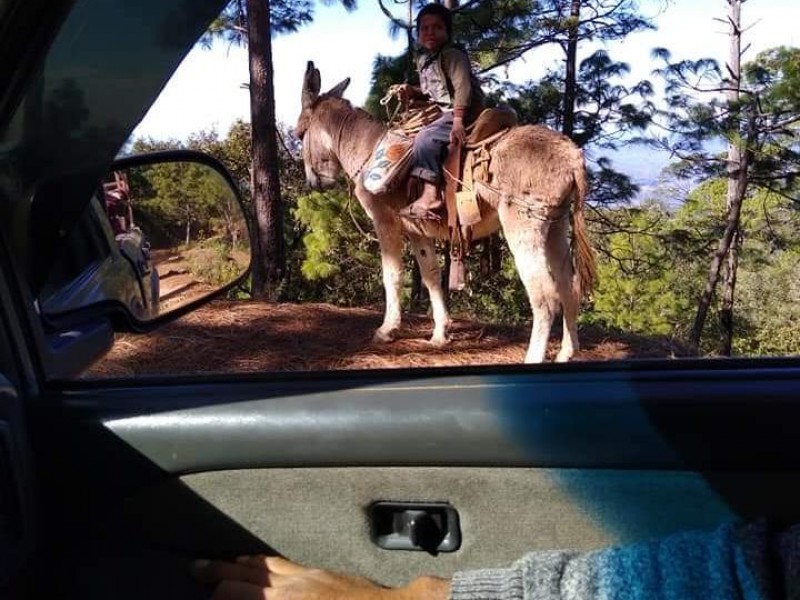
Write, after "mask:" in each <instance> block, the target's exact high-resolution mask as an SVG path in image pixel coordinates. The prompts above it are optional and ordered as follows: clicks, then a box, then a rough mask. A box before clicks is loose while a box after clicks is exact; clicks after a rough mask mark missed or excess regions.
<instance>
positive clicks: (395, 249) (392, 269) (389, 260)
mask: <svg viewBox="0 0 800 600" xmlns="http://www.w3.org/2000/svg"><path fill="white" fill-rule="evenodd" d="M392 221H393V222H394V223H395V226H391V225H385V226H381V225H379V223H378V222H377V220H376V221H375V229H376V231H377V234H378V241H379V243H380V247H381V271H382V272H383V290H384V293H385V295H386V310H385V312H384V315H383V324H382V325H381V326H380V327H379V328H378V329H377V331H375V335H373V336H372V341H373V342H378V343H384V342H391V341H392V340H393V339H394V333H395V332H396V331H397V330H398V329H400V323H401V320H402V317H401V314H400V283H401V281H402V278H403V261H402V252H403V238H402V235H401V233H400V227H398V226H397V225H396V220H395V219H392Z"/></svg>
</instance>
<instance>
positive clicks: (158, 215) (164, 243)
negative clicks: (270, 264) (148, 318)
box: [104, 162, 250, 314]
mask: <svg viewBox="0 0 800 600" xmlns="http://www.w3.org/2000/svg"><path fill="white" fill-rule="evenodd" d="M104 187H105V188H106V189H107V190H109V191H108V192H106V198H107V202H106V206H107V207H108V208H107V211H108V213H109V219H111V220H112V223H113V219H114V218H117V219H121V220H122V222H123V223H124V220H125V219H129V220H130V221H131V224H132V225H133V227H136V228H139V229H141V230H142V231H144V232H145V237H146V238H147V243H148V244H149V248H150V260H151V261H152V264H153V267H154V269H155V272H156V273H157V274H158V287H159V294H158V298H159V306H160V313H161V314H163V313H164V312H167V311H170V310H174V309H175V308H177V307H179V306H182V305H184V304H186V303H188V302H191V301H193V300H196V299H198V298H201V297H203V296H206V295H208V294H209V293H211V292H214V291H216V290H218V289H219V288H221V287H224V286H226V285H228V284H229V283H231V282H232V281H234V280H235V279H237V278H239V277H240V276H241V275H242V273H244V271H245V270H246V269H247V268H248V266H249V264H250V243H249V238H248V234H247V224H246V222H245V218H244V214H243V212H242V208H241V206H240V204H239V202H238V200H237V198H236V196H235V195H234V193H233V191H232V190H231V188H230V185H229V184H228V182H227V181H226V180H225V179H224V178H223V177H222V176H221V175H220V174H219V173H218V172H217V171H216V170H214V169H212V168H210V167H208V166H207V165H204V164H199V163H193V162H171V163H162V164H155V165H147V166H141V167H132V168H129V169H126V170H124V171H117V172H115V173H114V174H112V176H111V177H110V178H109V180H108V181H107V182H106V183H105V184H104ZM114 190H119V191H118V193H117V194H116V196H117V197H122V198H125V196H126V193H127V198H128V199H127V201H126V202H123V203H122V204H119V205H117V204H115V202H114V201H113V200H114V196H113V195H112V194H113V193H114ZM119 192H121V193H119ZM108 199H111V201H110V202H109V200H108ZM126 205H127V206H126ZM117 238H118V239H119V235H117Z"/></svg>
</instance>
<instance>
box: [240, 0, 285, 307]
mask: <svg viewBox="0 0 800 600" xmlns="http://www.w3.org/2000/svg"><path fill="white" fill-rule="evenodd" d="M269 11H270V6H269V0H247V15H248V19H247V24H248V26H247V38H248V55H249V60H250V65H249V66H250V112H251V122H252V126H251V136H252V161H253V168H252V173H251V190H252V197H253V211H254V219H253V222H254V224H255V230H256V235H255V238H256V240H255V241H256V244H255V248H254V249H253V265H252V276H253V290H252V292H253V297H254V298H261V299H265V300H268V301H271V302H274V301H276V300H277V299H278V294H279V291H280V283H281V281H282V279H283V274H284V270H285V248H284V246H285V242H284V239H283V202H282V199H281V188H280V177H279V167H278V138H277V133H276V126H275V88H274V85H273V81H272V76H273V67H272V40H271V38H270V12H269Z"/></svg>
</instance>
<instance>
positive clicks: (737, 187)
mask: <svg viewBox="0 0 800 600" xmlns="http://www.w3.org/2000/svg"><path fill="white" fill-rule="evenodd" d="M728 6H729V11H728V26H729V28H730V29H729V33H728V41H729V44H730V47H729V50H728V52H729V55H728V76H729V78H730V79H729V80H728V82H727V88H728V89H727V92H726V94H725V95H726V96H727V100H728V106H729V107H734V108H733V110H737V109H738V106H739V101H740V96H741V93H740V90H741V85H742V79H741V62H742V31H741V21H742V18H741V12H742V0H728ZM741 122H742V120H741V118H738V119H736V123H737V125H738V126H737V130H738V131H741ZM744 152H745V150H744V149H743V148H742V147H741V140H740V139H732V140H731V141H730V142H729V143H728V159H727V171H728V195H727V199H726V203H725V206H726V208H727V211H728V213H730V212H731V210H732V207H733V205H734V203H736V202H741V200H740V198H743V197H744V193H745V189H744V186H746V185H747V180H746V178H745V179H744V181H743V180H742V178H741V177H740V176H739V173H740V172H741V171H742V169H743V168H745V167H746V166H747V165H744V164H743V162H742V157H743V154H744ZM740 240H741V231H740V228H739V227H738V225H737V227H736V229H735V231H734V232H733V239H732V240H731V246H730V248H729V250H728V261H727V263H726V269H725V280H724V284H723V291H722V307H721V308H720V315H719V317H720V326H721V329H722V343H721V345H720V354H722V356H730V355H731V350H732V347H733V302H734V298H735V293H736V272H737V270H738V268H739V245H740V243H741V242H740Z"/></svg>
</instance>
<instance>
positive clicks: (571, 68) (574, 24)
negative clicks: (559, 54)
mask: <svg viewBox="0 0 800 600" xmlns="http://www.w3.org/2000/svg"><path fill="white" fill-rule="evenodd" d="M580 15H581V0H572V4H571V5H570V10H569V18H570V27H569V31H568V34H567V61H566V62H567V64H566V76H565V78H564V120H563V121H562V125H561V133H563V134H564V135H566V136H567V137H569V138H571V137H572V134H573V133H574V131H575V98H576V96H577V87H578V67H577V60H578V27H579V25H580Z"/></svg>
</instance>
